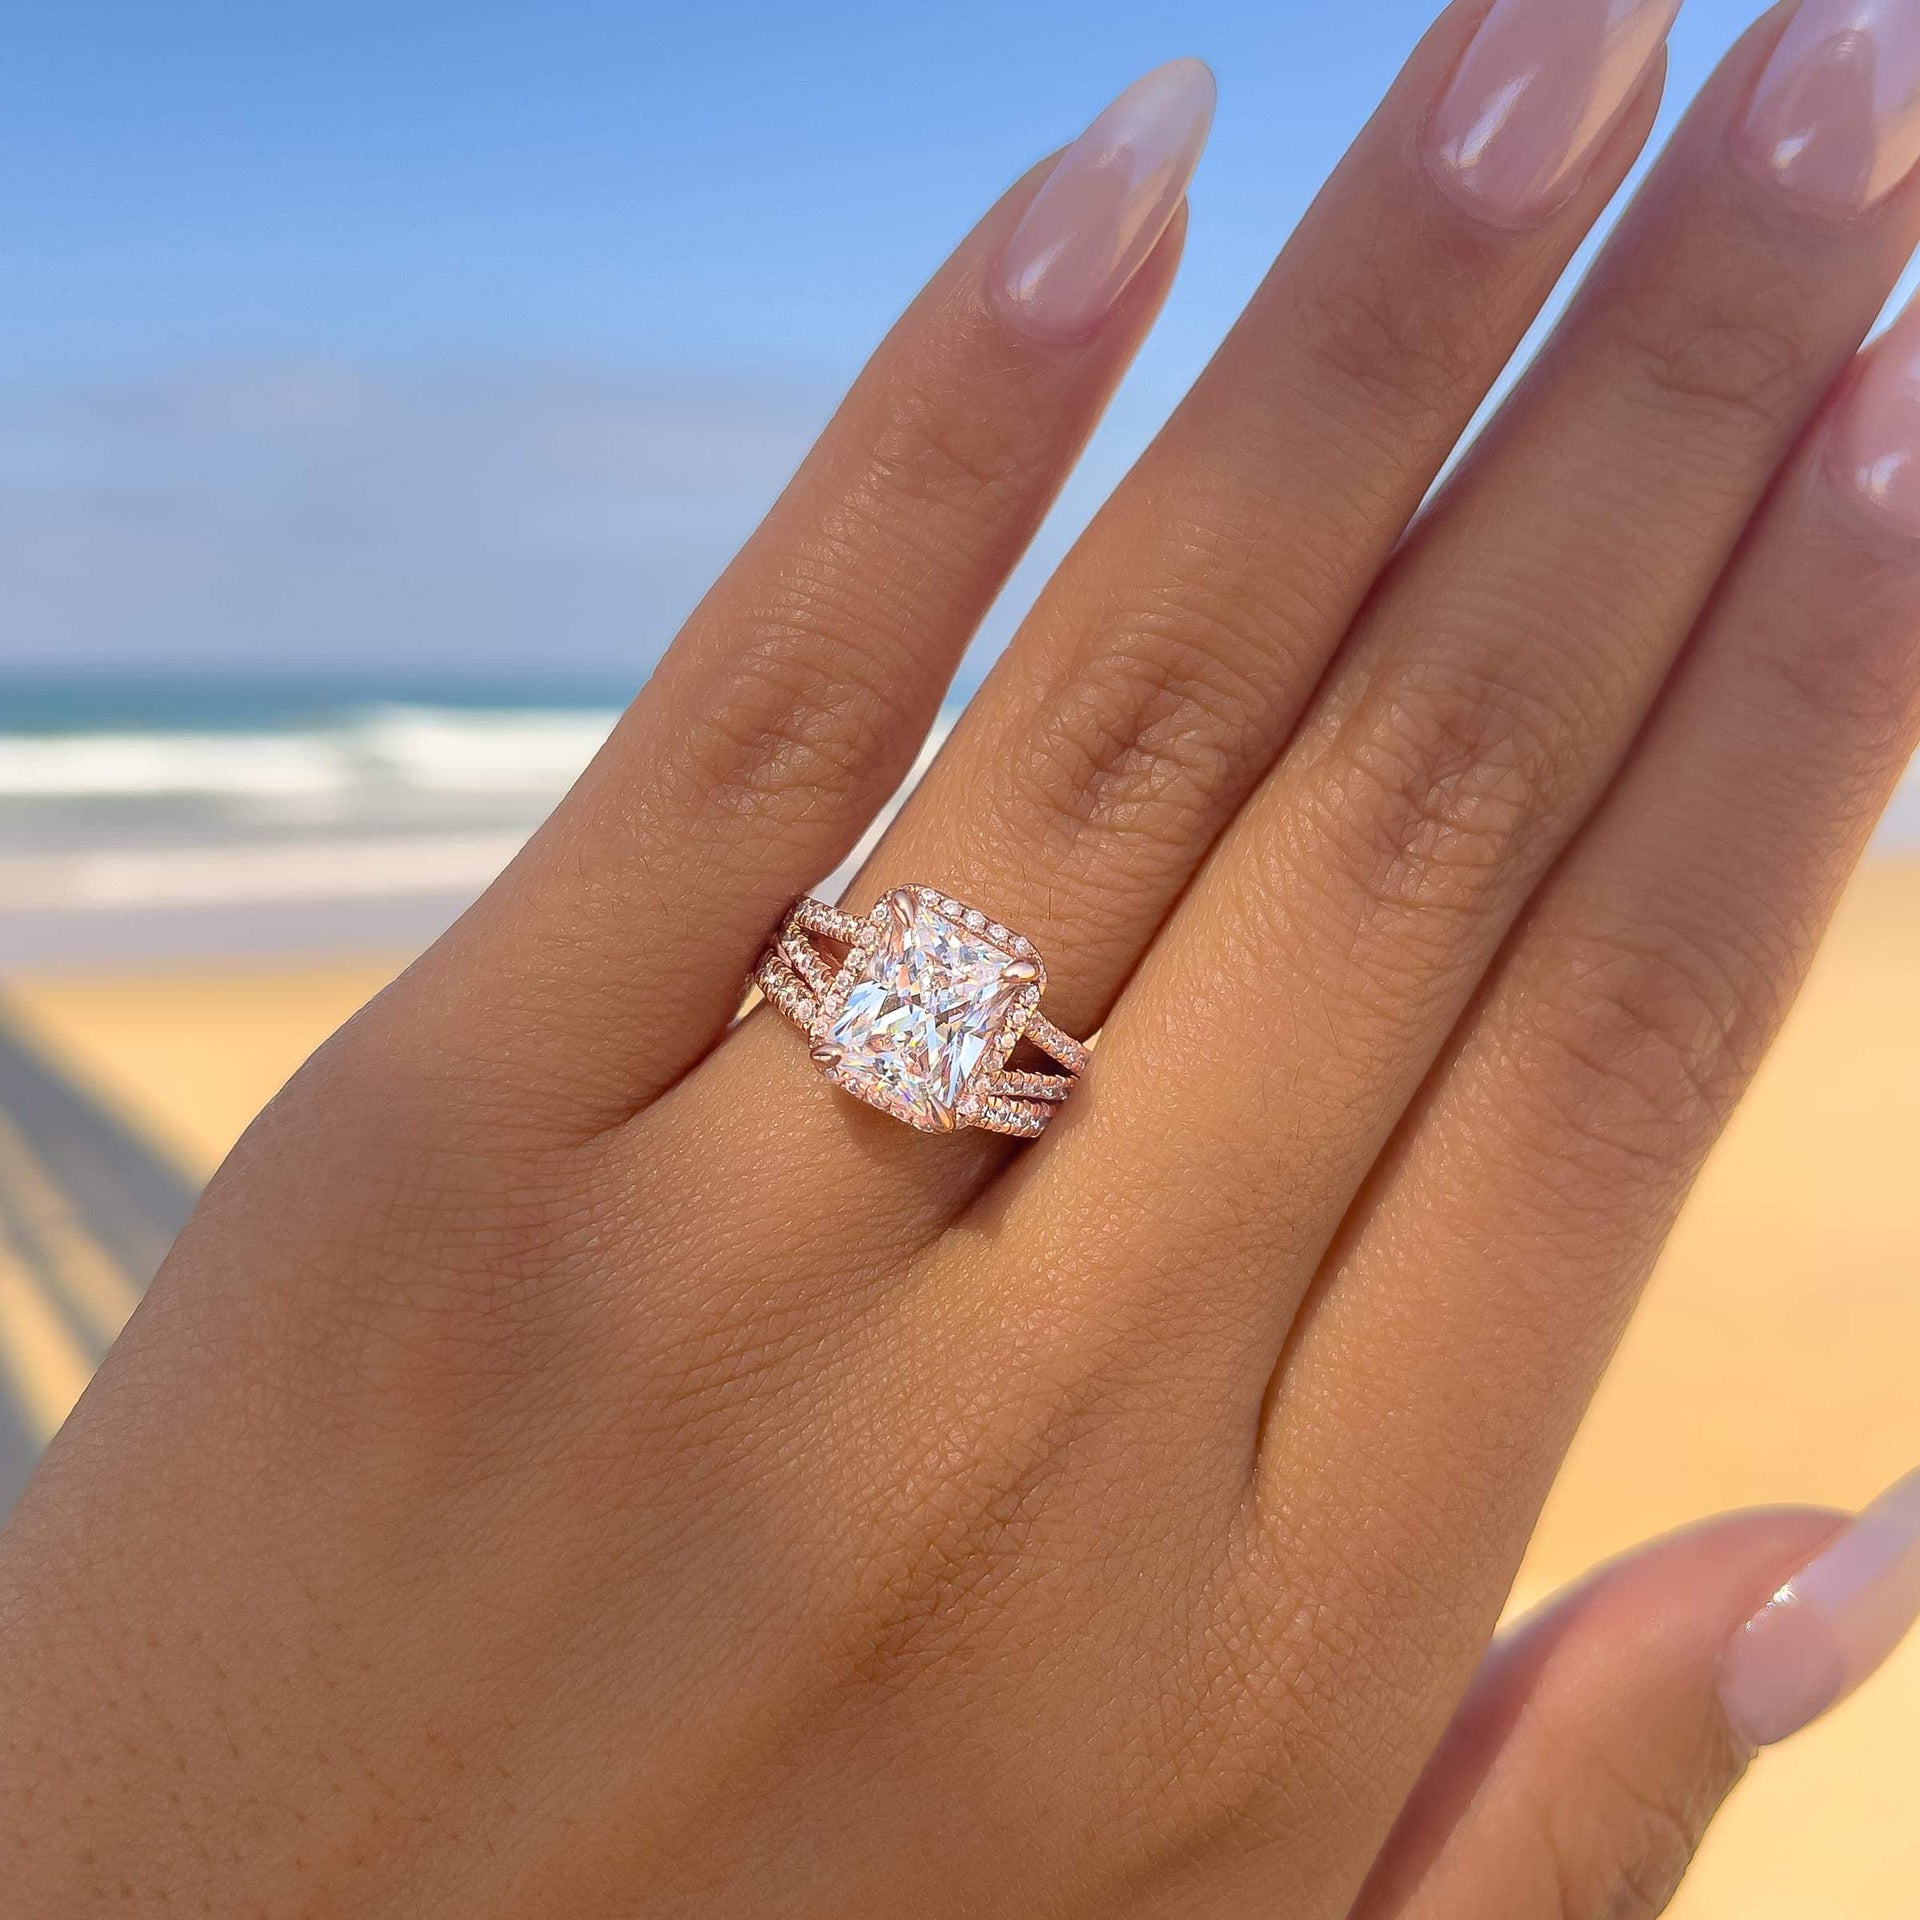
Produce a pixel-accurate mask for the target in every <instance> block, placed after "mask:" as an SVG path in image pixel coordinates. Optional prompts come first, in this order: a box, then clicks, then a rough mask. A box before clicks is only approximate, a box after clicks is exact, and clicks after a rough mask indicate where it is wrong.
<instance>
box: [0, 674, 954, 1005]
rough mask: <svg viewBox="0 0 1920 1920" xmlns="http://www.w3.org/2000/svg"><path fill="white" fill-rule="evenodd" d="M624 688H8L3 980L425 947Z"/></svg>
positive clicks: (275, 684) (2, 759)
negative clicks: (88, 969)
mask: <svg viewBox="0 0 1920 1920" xmlns="http://www.w3.org/2000/svg"><path fill="white" fill-rule="evenodd" d="M632 692H633V689H632V688H631V687H630V686H614V685H608V684H604V683H592V682H585V683H583V682H578V681H566V682H551V683H541V682H530V683H523V684H518V685H501V684H493V683H489V684H463V683H458V682H445V681H438V682H408V683H369V682H358V683H338V682H324V681H314V680H305V681H292V680H286V681H270V682H253V683H247V682H238V681H232V680H218V681H216V680H195V679H192V678H190V677H182V678H177V679H172V680H167V681H151V682H145V681H132V680H124V679H121V680H106V679H102V680H100V681H97V682H96V681H91V680H85V681H83V680H51V679H49V680H39V681H9V680H6V679H4V678H0V971H6V970H12V971H16V972H17V971H21V970H23V969H36V968H70V967H79V966H95V965H129V964H131V965H141V964H146V963H157V964H164V963H167V962H171V961H182V962H184V961H189V960H193V961H198V960H203V959H206V958H209V957H233V958H250V957H257V956H258V957H265V956H272V955H289V956H291V955H305V954H315V953H328V952H348V951H362V952H364V951H372V950H393V951H400V950H404V949H411V948H417V947H419V946H421V945H423V944H425V942H426V941H428V940H430V939H432V938H433V937H434V936H435V935H436V934H437V933H439V932H440V931H442V930H443V929H444V928H445V927H447V926H448V925H450V924H451V923H452V921H453V920H454V919H455V918H456V917H457V916H458V914H459V913H460V912H461V911H462V909H463V908H465V907H466V906H467V905H468V903H469V902H471V901H472V900H473V899H474V897H475V896H476V895H477V894H479V893H480V892H481V891H482V889H484V888H485V887H486V885H487V884H488V882H489V881H491V880H492V879H493V878H494V876H495V875H496V874H498V873H499V872H500V870H501V869H502V868H503V867H504V866H505V865H506V864H507V862H508V861H509V860H510V859H512V857H513V855H514V854H515V853H516V852H517V851H518V850H519V848H520V847H521V845H522V844H523V843H524V842H525V840H526V839H527V837H528V835H529V834H531V833H532V832H533V830H534V828H535V827H537V826H538V825H539V824H540V822H541V821H542V820H543V819H545V818H546V816H547V814H548V813H549V812H550V811H551V810H552V808H553V806H554V804H555V803H556V802H557V801H558V800H559V799H560V797H561V796H562V795H563V794H564V793H565V792H566V790H567V788H568V787H569V786H570V785H571V784H572V783H573V781H574V780H575V778H576V777H577V776H578V775H579V773H580V771H581V770H582V769H583V768H584V767H585V766H586V764H587V762H588V761H589V760H590V759H591V758H592V757H593V755H594V754H595V753H596V752H597V751H598V749H599V747H600V745H601V743H602V742H603V741H604V740H605V739H606V737H607V735H608V733H609V732H610V731H611V730H612V728H613V725H614V723H615V721H616V720H617V719H618V718H619V715H620V712H621V709H622V707H623V706H624V704H625V702H626V700H627V699H629V698H630V697H631V695H632ZM944 732H945V728H944V725H943V726H942V727H941V728H940V729H938V730H936V734H935V739H936V740H937V739H938V738H940V737H942V736H943V735H944ZM927 758H930V750H929V752H928V753H923V755H922V764H924V762H925V760H926V759H927ZM917 771H918V769H916V772H917ZM869 838H871V836H870V837H869Z"/></svg>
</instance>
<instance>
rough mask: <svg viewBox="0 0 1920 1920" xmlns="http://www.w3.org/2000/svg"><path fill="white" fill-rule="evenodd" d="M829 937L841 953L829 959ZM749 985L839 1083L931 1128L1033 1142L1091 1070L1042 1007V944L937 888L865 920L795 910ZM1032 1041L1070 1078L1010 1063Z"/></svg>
mask: <svg viewBox="0 0 1920 1920" xmlns="http://www.w3.org/2000/svg"><path fill="white" fill-rule="evenodd" d="M819 940H831V941H834V942H837V943H838V944H839V945H841V946H843V947H845V948H846V949H847V953H846V956H845V958H844V959H841V960H838V961H835V962H829V960H828V959H827V958H826V957H825V956H824V955H823V954H822V953H821V951H820V949H819V947H818V946H817V945H816V944H815V942H816V941H819ZM753 980H754V985H755V986H757V987H758V988H759V989H760V991H761V992H762V993H764V994H765V995H766V997H767V998H768V999H769V1000H770V1001H772V1002H773V1004H774V1005H775V1006H776V1007H778V1008H779V1009H780V1011H781V1012H782V1013H783V1014H785V1015H786V1017H787V1018H788V1019H789V1020H791V1021H792V1022H793V1024H794V1025H795V1026H796V1027H798V1028H799V1029H800V1031H801V1032H802V1033H804V1034H805V1035H806V1036H807V1038H808V1040H809V1041H810V1042H811V1043H812V1047H811V1052H812V1056H813V1061H814V1064H815V1065H816V1066H817V1067H819V1069H820V1071H821V1072H822V1073H823V1074H825V1075H826V1077H827V1078H828V1079H829V1080H831V1081H832V1082H833V1083H834V1085H835V1086H837V1087H844V1088H845V1089H846V1091H847V1092H848V1093H851V1094H853V1095H854V1096H855V1097H856V1098H858V1099H861V1100H864V1101H865V1102H866V1103H867V1105H868V1106H870V1107H878V1108H879V1109H880V1111H881V1112H882V1113H890V1114H892V1115H893V1117H894V1118H895V1119H896V1120H904V1121H905V1122H906V1123H907V1124H908V1125H909V1126H910V1127H918V1128H919V1129H920V1130H921V1131H922V1132H923V1133H955V1132H958V1131H959V1130H960V1129H961V1128H962V1127H984V1128H985V1129H986V1130H987V1131H988V1132H989V1133H1010V1134H1013V1135H1016V1136H1017V1137H1018V1138H1020V1139H1023V1140H1031V1139H1033V1138H1034V1137H1035V1135H1037V1134H1039V1133H1042V1132H1044V1131H1045V1129H1046V1126H1047V1123H1048V1122H1049V1121H1050V1120H1051V1119H1052V1118H1053V1116H1054V1114H1055V1113H1056V1112H1057V1111H1058V1110H1059V1106H1060V1102H1061V1101H1063V1100H1064V1099H1065V1098H1066V1097H1067V1095H1068V1094H1070V1093H1071V1092H1072V1091H1073V1088H1074V1083H1075V1082H1076V1081H1077V1080H1078V1079H1079V1077H1080V1075H1081V1073H1082V1072H1083V1071H1084V1070H1085V1068H1086V1064H1087V1049H1086V1048H1085V1047H1084V1046H1083V1045H1082V1044H1081V1043H1080V1042H1079V1041H1078V1040H1076V1039H1074V1038H1073V1037H1072V1035H1071V1034H1065V1033H1062V1032H1061V1031H1060V1029H1059V1028H1058V1027H1056V1026H1055V1025H1054V1024H1053V1022H1052V1021H1051V1020H1049V1019H1047V1018H1046V1017H1045V1015H1043V1014H1042V1013H1041V1011H1040V996H1041V994H1042V993H1044V992H1045V991H1046V985H1047V970H1046V968H1045V967H1044V966H1043V965H1042V964H1041V961H1040V956H1039V955H1038V954H1037V953H1035V952H1034V950H1033V945H1032V942H1031V941H1028V940H1024V939H1022V938H1021V937H1020V935H1019V934H1017V933H1013V932H1010V931H1009V930H1008V929H1007V928H1005V927H1003V926H1001V925H1000V923H999V922H998V921H997V920H991V919H989V918H988V917H987V915H985V914H984V913H982V912H981V911H980V910H979V908H977V907H969V906H966V905H965V904H963V903H962V902H961V901H958V900H956V899H954V898H953V897H952V896H951V895H950V894H944V893H942V892H940V891H939V889H938V888H936V887H896V888H894V890H893V891H892V892H891V893H889V894H888V895H887V896H886V897H885V898H884V899H883V900H882V901H881V902H880V904H879V905H878V906H876V907H875V908H874V909H873V911H872V912H871V913H869V914H866V915H865V916H862V915H859V914H853V913H843V912H841V910H840V909H839V908H838V907H830V906H828V905H827V904H826V903H825V902H824V901H821V900H814V899H808V898H803V899H801V900H799V901H797V902H796V903H795V904H794V906H793V908H792V910H791V911H790V912H789V913H788V915H787V917H786V920H785V921H784V922H783V923H782V925H781V928H780V931H779V933H778V935H777V936H776V937H775V939H774V942H773V945H772V946H771V947H769V948H768V949H767V952H766V954H765V956H764V957H763V958H762V960H761V962H760V964H759V966H758V967H757V968H756V969H755V970H754V975H753ZM1022 1040H1025V1041H1027V1042H1028V1043H1029V1044H1030V1045H1032V1046H1034V1047H1037V1048H1038V1049H1039V1050H1040V1051H1041V1052H1042V1053H1044V1054H1048V1055H1050V1056H1051V1057H1052V1058H1053V1059H1054V1060H1056V1061H1058V1062H1059V1064H1060V1066H1061V1067H1062V1068H1063V1069H1064V1071H1063V1072H1060V1073H1027V1072H1022V1071H1018V1070H1016V1069H1014V1068H1011V1067H1009V1066H1008V1065H1007V1061H1008V1059H1009V1058H1010V1057H1011V1055H1012V1053H1013V1050H1014V1048H1015V1047H1016V1046H1017V1045H1018V1044H1019V1043H1020V1042H1021V1041H1022Z"/></svg>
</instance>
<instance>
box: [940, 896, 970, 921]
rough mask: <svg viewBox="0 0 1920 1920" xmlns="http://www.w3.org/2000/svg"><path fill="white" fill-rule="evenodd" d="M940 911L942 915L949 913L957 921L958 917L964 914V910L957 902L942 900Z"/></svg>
mask: <svg viewBox="0 0 1920 1920" xmlns="http://www.w3.org/2000/svg"><path fill="white" fill-rule="evenodd" d="M940 911H941V912H942V913H950V914H952V915H953V917H954V918H955V919H956V920H958V919H959V918H960V916H961V915H962V914H963V913H965V912H966V908H965V907H963V906H962V905H961V904H960V902H959V901H958V900H942V901H941V902H940Z"/></svg>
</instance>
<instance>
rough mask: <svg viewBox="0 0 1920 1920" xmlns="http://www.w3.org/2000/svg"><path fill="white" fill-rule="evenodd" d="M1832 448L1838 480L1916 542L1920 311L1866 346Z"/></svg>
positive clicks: (1919, 516)
mask: <svg viewBox="0 0 1920 1920" xmlns="http://www.w3.org/2000/svg"><path fill="white" fill-rule="evenodd" d="M1831 446H1832V456H1831V457H1832V462H1833V465H1834V467H1835V468H1836V469H1837V477H1838V478H1839V480H1840V481H1841V483H1842V484H1843V485H1846V486H1851V487H1852V489H1853V490H1854V492H1855V493H1856V494H1857V495H1858V496H1859V497H1860V499H1861V500H1863V501H1864V502H1865V503H1866V504H1867V505H1868V506H1869V507H1870V508H1872V509H1873V511H1874V512H1875V513H1877V514H1879V515H1880V516H1881V517H1882V518H1883V519H1885V520H1886V521H1888V522H1889V523H1890V524H1891V525H1892V527H1893V529H1894V531H1895V532H1897V533H1901V534H1904V535H1906V536H1907V537H1908V538H1909V539H1920V308H1917V309H1913V310H1910V311H1909V312H1907V313H1905V314H1903V315H1902V316H1901V317H1900V318H1899V319H1898V320H1896V321H1895V322H1894V324H1893V325H1892V326H1891V327H1890V328H1889V329H1888V330H1887V332H1886V334H1885V335H1884V337H1882V338H1881V339H1880V340H1878V341H1876V342H1875V344H1874V345H1873V346H1872V347H1871V348H1869V349H1868V351H1867V356H1866V363H1865V365H1863V366H1862V367H1861V369H1860V373H1859V376H1858V378H1857V379H1856V380H1855V381H1854V383H1853V390H1852V392H1850V393H1849V394H1848V395H1847V396H1846V398H1845V400H1843V401H1842V402H1841V407H1840V417H1839V419H1838V420H1837V421H1836V422H1835V423H1834V432H1833V439H1832V442H1831Z"/></svg>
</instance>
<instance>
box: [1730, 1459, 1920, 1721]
mask: <svg viewBox="0 0 1920 1920" xmlns="http://www.w3.org/2000/svg"><path fill="white" fill-rule="evenodd" d="M1916 1618H1920V1473H1913V1474H1909V1475H1908V1476H1907V1478H1906V1479H1904V1480H1902V1481H1901V1482H1900V1484H1899V1485H1898V1486H1896V1487H1894V1488H1892V1489H1890V1490H1889V1491H1888V1492H1886V1493H1884V1494H1882V1495H1881V1496H1880V1498H1879V1499H1878V1500H1876V1501H1875V1502H1874V1503H1873V1505H1872V1506H1870V1507H1869V1508H1868V1509H1867V1510H1866V1511H1865V1512H1864V1513H1863V1514H1861V1515H1860V1517H1859V1518H1858V1519H1857V1520H1855V1521H1853V1522H1852V1524H1851V1525H1849V1526H1848V1527H1847V1528H1846V1530H1845V1531H1844V1532H1842V1533H1841V1534H1840V1536H1839V1538H1838V1539H1836V1540H1835V1541H1834V1542H1833V1544H1832V1545H1831V1546H1829V1547H1828V1548H1827V1549H1826V1551H1825V1552H1824V1553H1822V1554H1821V1555H1820V1557H1819V1558H1818V1559H1817V1560H1814V1561H1812V1562H1810V1563H1809V1564H1808V1565H1806V1566H1804V1567H1802V1568H1801V1569H1800V1571H1799V1572H1798V1573H1796V1574H1795V1575H1794V1576H1793V1578H1792V1579H1791V1580H1789V1581H1788V1582H1787V1584H1786V1585H1785V1586H1784V1587H1782V1588H1781V1589H1780V1591H1779V1592H1778V1593H1776V1594H1775V1595H1774V1596H1773V1598H1772V1599H1771V1600H1769V1601H1768V1602H1767V1604H1766V1605H1765V1606H1764V1607H1762V1608H1761V1609H1760V1611H1759V1612H1758V1613H1756V1614H1755V1615H1754V1616H1753V1618H1752V1619H1751V1620H1749V1621H1748V1622H1747V1624H1746V1625H1745V1626H1744V1627H1742V1628H1741V1629H1740V1631H1739V1633H1738V1634H1736V1635H1735V1636H1734V1640H1733V1644H1732V1645H1731V1646H1730V1647H1729V1648H1728V1649H1727V1654H1726V1659H1725V1661H1724V1663H1723V1665H1722V1666H1721V1669H1720V1701H1721V1705H1722V1706H1723V1707H1724V1708H1725V1709H1726V1714H1727V1720H1728V1723H1729V1724H1730V1725H1731V1726H1732V1728H1733V1730H1734V1732H1735V1733H1736V1734H1738V1735H1739V1736H1740V1737H1741V1738H1742V1739H1743V1740H1745V1741H1746V1742H1747V1744H1748V1745H1749V1746H1752V1747H1768V1746H1771V1745H1772V1744H1773V1743H1774V1742H1775V1741H1776V1740H1784V1739H1785V1738H1786V1737H1787V1735H1788V1734H1790V1733H1798V1732H1799V1731H1800V1729H1801V1728H1802V1727H1804V1726H1805V1725H1806V1724H1807V1722H1808V1721H1810V1720H1814V1719H1817V1718H1818V1717H1819V1716H1820V1715H1821V1714H1823V1713H1825V1712H1826V1710H1827V1709H1828V1708H1829V1707H1831V1706H1833V1705H1835V1704H1836V1703H1837V1702H1838V1701H1840V1700H1843V1699H1845V1697H1846V1696H1847V1695H1848V1694H1850V1693H1851V1692H1852V1691H1853V1690H1854V1688H1855V1687H1857V1686H1859V1685H1860V1683H1861V1682H1862V1681H1863V1680H1865V1679H1867V1678H1868V1677H1869V1676H1870V1675H1871V1674H1872V1673H1873V1672H1874V1670H1875V1669H1876V1668H1877V1667H1878V1666H1879V1665H1880V1664H1881V1662H1882V1661H1884V1660H1885V1659H1886V1657H1887V1656H1888V1654H1890V1653H1891V1652H1892V1651H1893V1650H1894V1648H1895V1647H1897V1646H1898V1645H1899V1644H1900V1642H1901V1640H1902V1639H1903V1638H1905V1636H1906V1633H1907V1630H1908V1629H1909V1628H1910V1627H1911V1626H1912V1625H1913V1623H1914V1621H1915V1619H1916Z"/></svg>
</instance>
